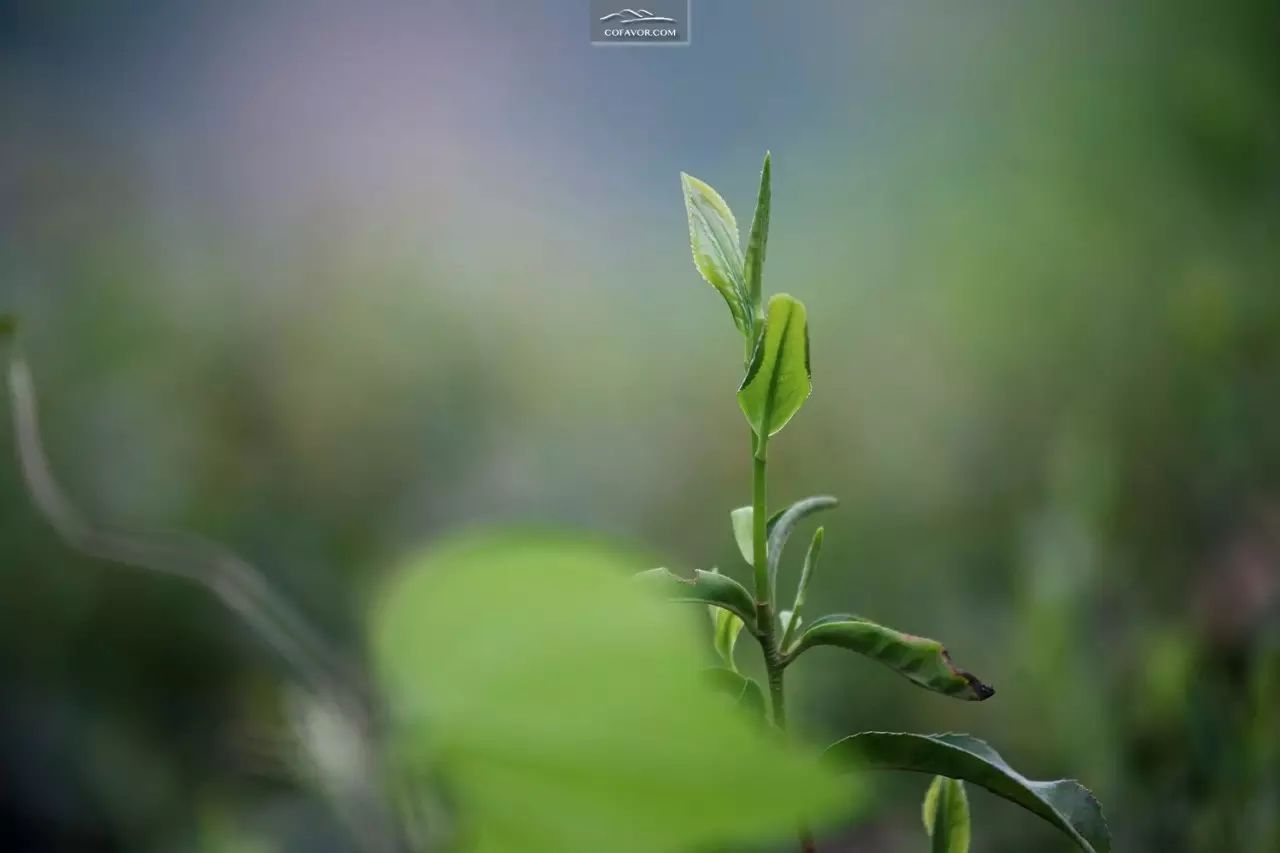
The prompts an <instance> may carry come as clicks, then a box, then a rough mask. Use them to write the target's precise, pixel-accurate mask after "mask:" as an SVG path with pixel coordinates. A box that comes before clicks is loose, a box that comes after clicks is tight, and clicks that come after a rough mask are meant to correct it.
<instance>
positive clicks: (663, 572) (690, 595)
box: [636, 569, 756, 625]
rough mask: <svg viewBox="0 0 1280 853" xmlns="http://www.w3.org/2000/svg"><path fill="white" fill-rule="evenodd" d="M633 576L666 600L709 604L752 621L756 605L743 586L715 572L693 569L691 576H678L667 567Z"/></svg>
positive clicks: (746, 621) (754, 617)
mask: <svg viewBox="0 0 1280 853" xmlns="http://www.w3.org/2000/svg"><path fill="white" fill-rule="evenodd" d="M636 579H637V580H638V581H640V582H641V583H642V584H646V585H648V586H649V587H650V588H651V589H656V590H657V591H658V594H659V595H661V596H662V597H664V598H666V599H667V600H668V601H682V602H689V603H694V604H710V605H713V606H715V607H723V608H724V609H725V610H728V611H729V612H731V613H733V614H734V615H735V616H737V617H738V618H739V619H741V620H742V621H743V622H744V623H746V624H747V625H755V623H756V605H755V600H754V599H753V598H752V597H751V593H749V592H747V590H746V587H744V586H743V585H742V584H740V583H738V582H737V581H736V580H734V579H733V578H731V577H728V576H727V575H722V574H720V573H719V572H704V571H701V570H698V571H694V573H693V577H691V578H682V577H680V576H679V575H677V574H674V573H672V572H671V571H670V570H668V569H649V570H648V571H646V572H640V573H639V574H638V575H636Z"/></svg>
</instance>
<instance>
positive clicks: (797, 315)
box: [738, 293, 813, 459]
mask: <svg viewBox="0 0 1280 853" xmlns="http://www.w3.org/2000/svg"><path fill="white" fill-rule="evenodd" d="M812 389H813V381H812V377H811V374H810V370H809V326H808V323H807V321H806V319H805V310H804V304H803V303H802V302H800V301H799V300H797V299H795V298H793V297H791V296H789V295H787V294H785V293H779V294H777V295H776V296H774V297H773V298H772V299H770V300H769V314H768V316H767V317H766V318H765V325H764V334H762V335H760V336H759V338H758V340H757V341H756V346H755V350H754V351H753V352H752V354H751V362H750V363H749V364H748V365H747V375H746V377H745V378H744V379H743V380H742V386H741V387H740V388H739V389H738V405H739V406H741V407H742V413H743V414H745V415H746V416H747V422H748V423H750V424H751V428H752V429H753V430H755V433H756V435H757V436H760V437H761V440H760V441H759V442H757V443H758V444H759V446H760V449H759V450H758V451H757V453H758V454H759V455H760V458H762V459H763V458H764V456H763V453H764V445H765V443H766V442H765V441H764V439H765V438H767V437H768V436H771V435H774V434H775V433H777V432H778V430H780V429H782V428H783V427H784V426H786V425H787V421H789V420H791V417H792V416H793V415H794V414H795V413H796V412H797V411H799V410H800V406H801V405H802V404H803V403H804V401H805V399H806V398H808V396H809V392H810V391H811V390H812Z"/></svg>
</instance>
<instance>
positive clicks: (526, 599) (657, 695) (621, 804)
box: [373, 536, 852, 853]
mask: <svg viewBox="0 0 1280 853" xmlns="http://www.w3.org/2000/svg"><path fill="white" fill-rule="evenodd" d="M631 562H632V558H630V557H628V556H627V555H624V554H621V553H619V552H616V551H612V550H610V549H606V548H603V547H600V546H596V545H584V544H582V543H580V542H575V541H573V540H568V539H553V538H550V537H541V538H536V537H528V536H524V537H518V536H507V537H494V538H484V537H476V536H473V537H470V538H468V539H465V540H463V541H461V542H458V543H455V544H453V545H450V546H446V547H444V548H442V549H437V550H435V551H433V552H431V553H428V554H426V555H424V556H423V557H420V558H418V559H414V560H412V561H410V562H409V563H408V564H407V565H406V566H405V567H404V569H403V570H402V571H401V572H400V573H399V574H398V575H397V576H396V577H395V578H394V579H393V582H392V583H391V584H390V586H389V587H388V588H387V589H386V590H385V591H384V594H383V595H382V596H381V597H380V599H379V600H380V603H381V606H380V608H379V610H378V611H377V613H376V614H375V621H374V627H375V633H374V641H373V649H374V655H375V660H376V663H377V665H378V667H377V669H378V673H379V675H380V680H381V684H382V686H383V688H384V691H385V695H386V696H387V699H388V701H389V706H390V711H391V721H392V724H393V726H394V728H393V730H392V748H393V749H394V750H395V752H396V754H397V755H399V756H402V757H403V758H404V761H405V764H406V765H407V767H408V769H409V770H410V772H411V773H419V772H420V773H422V774H423V776H424V777H426V776H427V775H428V774H430V775H431V776H434V777H438V778H439V779H441V780H442V781H443V783H444V785H445V788H446V790H447V791H448V793H449V797H450V800H451V802H452V803H454V804H455V809H456V811H455V814H454V818H455V820H456V826H457V828H458V837H457V838H456V839H454V843H453V844H451V845H450V848H449V849H453V850H461V851H467V853H510V851H513V850H519V851H522V853H565V851H577V850H609V851H613V853H684V851H690V850H701V849H719V848H723V847H726V846H728V847H732V846H735V845H740V844H746V843H758V842H760V841H762V840H765V839H769V840H778V839H781V838H785V837H787V836H788V835H790V833H791V832H793V831H794V828H795V826H797V825H799V824H801V823H803V822H806V821H815V822H825V821H828V820H830V819H831V817H832V816H833V815H835V814H840V813H842V812H845V811H847V809H848V808H849V802H848V797H849V796H850V795H851V793H852V791H851V789H850V788H849V786H848V785H847V784H846V782H847V781H848V780H844V779H842V778H841V777H840V774H838V773H837V772H836V770H835V769H834V768H831V767H829V766H827V765H824V764H823V763H821V762H820V761H819V760H818V757H817V756H816V755H812V754H808V753H805V752H804V751H803V750H801V749H800V748H799V747H798V746H796V745H793V744H789V743H784V742H783V741H782V740H781V739H779V738H776V737H772V736H770V734H769V733H768V732H767V731H766V730H765V728H764V727H763V726H760V725H759V724H758V723H757V722H755V721H753V720H752V719H751V718H750V717H749V716H748V715H746V714H743V713H741V712H740V711H738V710H736V709H734V708H733V707H732V706H731V705H730V704H729V703H727V702H725V701H724V699H723V697H721V696H718V695H716V694H715V692H714V691H712V690H711V688H710V687H709V686H708V685H707V683H706V679H705V677H704V675H703V673H702V672H701V667H700V666H699V664H698V662H697V660H698V655H697V646H698V641H697V636H696V631H695V630H694V625H693V622H692V619H691V618H690V616H689V614H688V613H687V612H682V611H680V610H679V609H676V608H671V607H666V606H665V605H663V604H662V603H661V602H659V601H655V600H654V599H653V597H652V596H650V595H646V594H645V593H644V591H643V589H642V588H640V587H638V586H637V585H636V584H635V583H632V582H630V580H629V579H628V577H627V573H628V571H629V570H630V563H631ZM691 768H698V769H699V771H700V772H697V773H691V772H690V769H691ZM708 776H710V777H712V778H716V779H727V780H733V784H732V785H708V784H707V783H706V780H707V778H708Z"/></svg>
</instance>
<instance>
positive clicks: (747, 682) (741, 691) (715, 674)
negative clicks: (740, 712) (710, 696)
mask: <svg viewBox="0 0 1280 853" xmlns="http://www.w3.org/2000/svg"><path fill="white" fill-rule="evenodd" d="M707 680H708V681H710V682H711V685H712V686H713V687H715V688H716V689H717V690H719V691H720V692H722V693H724V694H725V695H727V696H728V697H729V698H730V699H732V700H733V702H734V704H736V705H738V706H740V707H741V708H743V709H744V710H746V711H749V712H750V713H751V714H753V715H754V716H757V717H762V718H763V717H764V716H765V699H764V690H763V689H762V688H761V687H760V682H758V681H756V680H755V679H754V678H749V677H747V676H745V675H743V674H742V673H740V672H738V671H737V670H735V669H727V668H725V667H713V668H711V669H708V670H707Z"/></svg>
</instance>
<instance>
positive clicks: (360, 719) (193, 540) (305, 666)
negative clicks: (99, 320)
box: [0, 324, 405, 853]
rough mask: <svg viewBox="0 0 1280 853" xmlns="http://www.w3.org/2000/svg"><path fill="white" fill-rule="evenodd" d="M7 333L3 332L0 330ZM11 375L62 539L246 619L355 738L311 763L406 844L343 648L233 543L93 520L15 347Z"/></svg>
mask: <svg viewBox="0 0 1280 853" xmlns="http://www.w3.org/2000/svg"><path fill="white" fill-rule="evenodd" d="M0 325H2V324H0ZM7 331H10V330H9V329H6V328H0V335H3V334H4V333H5V332H7ZM8 379H9V392H10V397H11V399H12V401H13V420H14V432H15V437H16V443H17V451H18V461H19V463H20V465H21V468H22V474H23V478H24V480H25V481H26V486H27V489H28V490H29V491H30V493H31V497H32V499H33V500H34V502H35V505H36V506H37V507H38V508H39V510H40V512H41V513H42V514H43V515H44V517H45V518H46V519H47V520H48V522H49V524H50V525H52V527H53V529H54V530H55V531H56V532H57V533H58V535H59V536H61V537H62V539H63V540H64V541H65V542H66V543H67V545H68V546H70V547H71V548H73V549H75V550H77V551H80V552H81V553H84V554H87V555H89V556H91V557H95V558H97V559H101V560H107V561H110V562H113V563H120V564H123V565H128V566H134V567H137V568H141V569H146V570H149V571H153V572H158V573H160V574H165V575H171V576H174V577H178V578H182V579H184V580H187V581H190V582H192V583H195V584H197V585H199V586H201V587H204V588H205V589H207V590H208V591H209V592H211V593H213V595H214V596H216V597H217V598H218V599H219V600H220V601H222V602H223V604H225V605H226V606H227V608H228V609H230V610H231V611H232V612H233V613H235V614H236V615H237V616H239V617H240V618H241V619H242V620H243V621H244V623H245V624H246V625H247V626H248V627H249V628H250V629H251V630H252V631H253V633H254V634H255V635H256V636H258V637H259V638H260V639H261V640H262V641H263V642H264V643H266V645H268V646H269V647H271V649H272V650H274V651H275V652H276V653H277V654H278V655H279V656H280V658H281V659H282V660H283V661H284V662H285V664H286V665H287V666H288V667H289V669H290V670H291V672H292V673H293V674H294V675H296V677H297V678H298V679H299V680H300V681H301V683H302V685H303V686H304V687H305V688H306V689H307V691H308V692H309V693H311V694H312V695H313V696H314V697H315V699H316V702H315V703H314V704H313V705H311V706H310V707H314V708H319V709H324V708H332V709H333V710H334V711H335V712H336V713H337V714H338V715H339V716H338V717H334V718H332V719H333V720H334V722H333V723H332V724H331V727H332V728H334V730H335V731H336V732H338V733H339V734H341V735H342V736H343V737H346V738H349V739H350V742H349V743H347V744H346V746H347V749H348V750H349V756H348V758H347V759H346V760H345V761H344V762H341V764H340V766H338V767H333V766H330V765H333V764H334V763H333V762H329V761H325V760H323V756H313V758H315V759H317V760H315V761H313V762H312V765H311V766H312V768H313V770H314V771H315V772H316V773H317V774H318V775H319V776H320V777H321V778H319V779H318V780H317V781H319V782H320V783H321V787H322V789H324V790H326V791H327V792H328V793H330V794H339V795H340V796H341V797H342V798H343V800H344V801H345V802H343V803H341V804H340V805H342V806H343V807H344V810H345V811H347V812H348V814H349V816H351V817H353V818H354V820H355V822H356V823H357V826H356V830H357V841H358V842H359V843H360V845H361V846H362V847H363V848H365V849H368V850H371V851H378V853H385V851H394V850H398V849H402V848H403V847H404V846H405V845H404V842H403V840H402V830H403V829H404V828H403V827H399V826H397V824H396V822H395V819H394V818H393V817H392V814H393V810H392V809H391V808H389V807H388V805H387V803H386V801H385V796H384V793H383V792H382V790H381V784H382V782H383V781H384V780H383V779H382V778H381V777H382V773H381V756H380V755H379V749H378V746H377V744H378V740H377V735H376V732H375V729H374V727H375V726H376V724H377V722H378V721H377V719H376V714H375V709H376V705H375V702H374V699H373V697H372V694H371V692H370V691H369V690H368V689H367V688H366V687H365V682H364V679H363V677H362V675H361V672H360V670H359V669H357V668H356V667H354V666H352V665H351V664H350V662H349V661H347V660H345V659H344V658H343V657H342V656H341V655H340V654H339V653H338V652H337V651H335V650H334V649H333V648H332V647H331V646H330V645H329V644H328V643H327V642H326V641H325V639H324V638H323V636H322V635H321V634H320V632H319V631H317V630H316V629H315V628H313V627H312V625H311V624H310V623H309V622H307V620H306V619H304V618H303V617H302V616H301V614H299V613H298V612H297V611H296V610H295V609H294V608H293V607H292V606H291V605H290V604H289V602H288V601H287V600H286V599H285V598H284V597H283V596H282V595H280V594H279V593H278V592H277V591H276V590H275V589H274V588H273V587H272V586H271V584H270V583H269V582H268V581H267V579H266V578H265V577H263V575H262V574H261V573H259V572H258V571H257V570H256V569H254V567H253V566H251V565H250V564H249V563H248V562H246V561H245V560H244V559H242V558H241V557H239V556H237V555H236V554H234V553H232V552H231V551H230V550H228V549H227V548H225V547H223V546H221V545H218V544H216V543H213V542H208V541H206V540H202V539H199V538H197V537H192V536H188V535H182V536H176V535H173V534H147V535H146V536H142V535H138V534H134V533H126V532H122V531H117V530H111V529H108V528H106V527H101V526H98V525H96V524H94V523H91V522H89V521H87V520H86V519H85V516H84V515H83V514H82V513H81V512H80V511H79V510H78V509H77V508H76V507H75V506H74V505H73V504H72V503H71V501H70V500H69V499H68V498H67V496H66V494H65V492H64V491H63V490H62V488H61V486H60V485H59V484H58V481H57V479H56V478H55V477H54V475H53V469H52V466H51V465H50V464H49V459H48V457H47V456H46V454H45V451H44V445H43V442H42V441H41V438H40V425H39V415H38V410H37V406H36V395H35V387H34V383H33V382H32V379H31V371H30V370H29V368H28V367H27V365H26V362H25V361H24V360H23V359H22V357H21V355H20V354H18V353H17V352H16V351H15V352H14V354H13V355H12V356H11V359H10V362H9V372H8ZM311 728H314V727H313V726H307V727H300V728H299V731H298V735H299V739H300V741H301V742H302V746H303V748H304V749H305V750H307V751H309V752H316V751H318V750H327V749H331V748H332V746H331V743H330V745H326V743H325V742H324V741H323V739H320V738H316V737H313V736H312V735H313V734H314V733H313V732H311V731H310V729H311ZM329 741H330V742H331V741H332V737H330V738H329ZM330 771H344V772H342V776H343V778H341V779H338V778H331V777H333V773H332V772H330ZM353 807H354V809H353ZM353 812H354V813H353Z"/></svg>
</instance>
